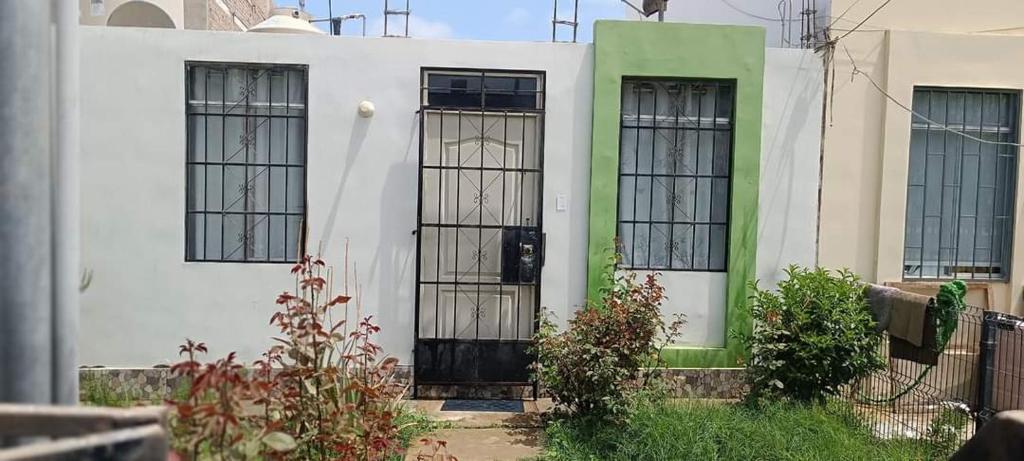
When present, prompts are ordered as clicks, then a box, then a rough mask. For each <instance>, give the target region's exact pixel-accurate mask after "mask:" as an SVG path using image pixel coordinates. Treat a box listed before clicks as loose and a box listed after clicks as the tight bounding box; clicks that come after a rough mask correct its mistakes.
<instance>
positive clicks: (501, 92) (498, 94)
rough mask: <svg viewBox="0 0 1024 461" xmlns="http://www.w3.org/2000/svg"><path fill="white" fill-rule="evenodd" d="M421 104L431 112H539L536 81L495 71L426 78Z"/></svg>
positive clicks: (432, 74)
mask: <svg viewBox="0 0 1024 461" xmlns="http://www.w3.org/2000/svg"><path fill="white" fill-rule="evenodd" d="M426 80H427V81H426V87H425V91H426V94H425V98H424V99H425V102H426V104H425V105H426V106H428V107H432V108H452V109H457V108H463V109H465V108H480V109H494V110H506V109H528V110H541V109H543V108H544V107H543V100H544V98H543V90H542V89H541V88H540V85H541V82H540V77H539V76H537V75H532V74H524V73H504V72H496V71H487V72H482V71H446V72H430V73H428V74H426Z"/></svg>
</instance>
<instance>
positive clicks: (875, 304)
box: [864, 283, 900, 333]
mask: <svg viewBox="0 0 1024 461" xmlns="http://www.w3.org/2000/svg"><path fill="white" fill-rule="evenodd" d="M899 293H900V290H899V289H898V288H893V287H887V286H884V285H875V284H873V283H871V284H868V286H867V287H866V288H865V289H864V294H865V296H866V297H867V299H868V306H869V307H871V315H872V317H874V318H875V322H876V323H875V332H876V333H881V332H883V331H886V330H888V329H889V322H890V320H892V305H893V300H894V299H895V298H896V296H897V295H898V294H899Z"/></svg>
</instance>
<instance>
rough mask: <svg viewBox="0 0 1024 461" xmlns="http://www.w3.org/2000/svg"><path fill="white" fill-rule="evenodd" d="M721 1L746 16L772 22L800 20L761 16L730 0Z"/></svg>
mask: <svg viewBox="0 0 1024 461" xmlns="http://www.w3.org/2000/svg"><path fill="white" fill-rule="evenodd" d="M721 1H722V3H724V4H725V6H728V7H729V8H732V9H733V10H734V11H736V12H737V13H740V14H742V15H745V16H749V17H751V18H754V19H760V20H762V21H772V22H785V21H800V19H792V18H790V19H785V18H781V17H779V18H771V17H768V16H761V15H759V14H754V13H751V12H749V11H746V10H744V9H743V8H740V7H738V6H736V5H734V4H733V3H732V2H730V1H729V0H721Z"/></svg>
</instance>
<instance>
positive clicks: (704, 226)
mask: <svg viewBox="0 0 1024 461" xmlns="http://www.w3.org/2000/svg"><path fill="white" fill-rule="evenodd" d="M733 88H734V85H733V83H731V82H724V81H694V80H683V79H674V80H668V79H655V80H650V79H647V80H639V79H625V80H624V81H623V83H622V120H621V130H620V131H621V136H620V146H619V204H618V237H619V244H620V252H621V253H622V261H621V262H620V267H622V268H628V269H652V270H680V271H707V272H722V271H725V270H726V260H727V248H728V238H729V177H730V168H731V165H730V159H731V157H732V141H733V123H732V115H733V106H734V104H735V102H734V91H733Z"/></svg>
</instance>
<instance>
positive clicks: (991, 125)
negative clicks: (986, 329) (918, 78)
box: [903, 87, 1020, 279]
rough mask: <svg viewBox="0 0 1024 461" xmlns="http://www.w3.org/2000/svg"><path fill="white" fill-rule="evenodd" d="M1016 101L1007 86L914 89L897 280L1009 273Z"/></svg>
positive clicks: (998, 276)
mask: <svg viewBox="0 0 1024 461" xmlns="http://www.w3.org/2000/svg"><path fill="white" fill-rule="evenodd" d="M1018 98H1019V94H1018V93H1017V92H1010V91H993V90H978V89H950V88H928V87H922V88H915V89H914V100H913V108H914V112H916V113H917V114H920V116H916V115H915V116H913V120H912V123H911V128H910V136H911V138H910V170H909V177H908V181H907V223H906V226H907V227H906V234H905V243H904V251H903V274H904V278H907V279H946V278H965V279H1005V278H1006V277H1007V276H1008V275H1009V273H1010V244H1011V241H1012V236H1013V202H1014V191H1015V189H1016V183H1017V173H1016V172H1017V147H1016V146H1014V145H1013V144H1015V143H1017V142H1019V141H1018V133H1017V127H1018V125H1019V123H1020V122H1019V120H1018V110H1019V109H1018ZM926 119H927V120H926ZM944 127H945V128H950V129H952V130H956V131H959V132H962V133H965V134H967V135H968V136H970V137H967V136H961V135H959V134H956V133H952V132H950V131H949V130H947V129H945V128H944ZM972 138H974V139H972ZM979 139H980V140H981V141H979Z"/></svg>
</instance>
